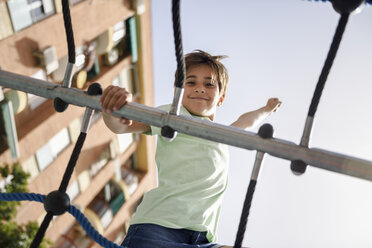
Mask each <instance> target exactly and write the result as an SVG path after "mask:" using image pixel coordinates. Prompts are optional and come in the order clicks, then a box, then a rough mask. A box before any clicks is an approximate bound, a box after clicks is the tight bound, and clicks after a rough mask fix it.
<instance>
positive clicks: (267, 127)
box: [258, 123, 274, 139]
mask: <svg viewBox="0 0 372 248" xmlns="http://www.w3.org/2000/svg"><path fill="white" fill-rule="evenodd" d="M258 135H259V136H260V137H261V138H263V139H270V138H272V137H273V135H274V128H273V126H271V124H269V123H265V124H263V125H262V126H261V127H260V129H259V130H258Z"/></svg>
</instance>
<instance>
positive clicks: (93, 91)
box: [87, 83, 102, 96]
mask: <svg viewBox="0 0 372 248" xmlns="http://www.w3.org/2000/svg"><path fill="white" fill-rule="evenodd" d="M87 93H88V95H90V96H95V95H102V87H101V85H100V84H99V83H93V84H91V85H89V87H88V91H87Z"/></svg>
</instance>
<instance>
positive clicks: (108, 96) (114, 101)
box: [100, 86, 150, 133]
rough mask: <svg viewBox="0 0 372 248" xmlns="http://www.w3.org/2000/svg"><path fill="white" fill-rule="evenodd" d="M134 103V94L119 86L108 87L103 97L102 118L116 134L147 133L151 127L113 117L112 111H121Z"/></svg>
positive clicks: (101, 101)
mask: <svg viewBox="0 0 372 248" xmlns="http://www.w3.org/2000/svg"><path fill="white" fill-rule="evenodd" d="M131 101H132V94H131V93H129V92H128V91H127V90H126V89H125V88H120V87H117V86H109V87H107V88H106V89H105V90H104V91H103V93H102V96H101V100H100V103H101V106H102V116H103V120H104V122H105V124H106V126H107V127H108V128H109V129H110V130H111V131H113V132H114V133H145V132H148V131H150V126H149V125H147V124H144V123H141V122H137V121H132V120H128V119H125V118H119V117H115V116H112V115H111V114H110V113H111V112H112V111H115V110H118V109H120V108H121V107H122V106H123V105H125V104H126V103H128V102H131Z"/></svg>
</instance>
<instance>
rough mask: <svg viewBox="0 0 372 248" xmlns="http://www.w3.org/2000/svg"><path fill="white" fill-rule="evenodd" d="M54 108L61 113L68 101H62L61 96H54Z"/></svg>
mask: <svg viewBox="0 0 372 248" xmlns="http://www.w3.org/2000/svg"><path fill="white" fill-rule="evenodd" d="M53 104H54V109H55V110H56V111H57V112H59V113H62V112H63V111H65V110H66V109H67V107H68V103H66V102H65V101H63V100H62V99H61V98H59V97H56V98H55V99H54V102H53Z"/></svg>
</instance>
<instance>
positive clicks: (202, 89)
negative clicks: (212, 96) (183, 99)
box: [195, 86, 205, 93]
mask: <svg viewBox="0 0 372 248" xmlns="http://www.w3.org/2000/svg"><path fill="white" fill-rule="evenodd" d="M195 92H197V93H205V89H204V87H202V86H200V87H196V88H195Z"/></svg>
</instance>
